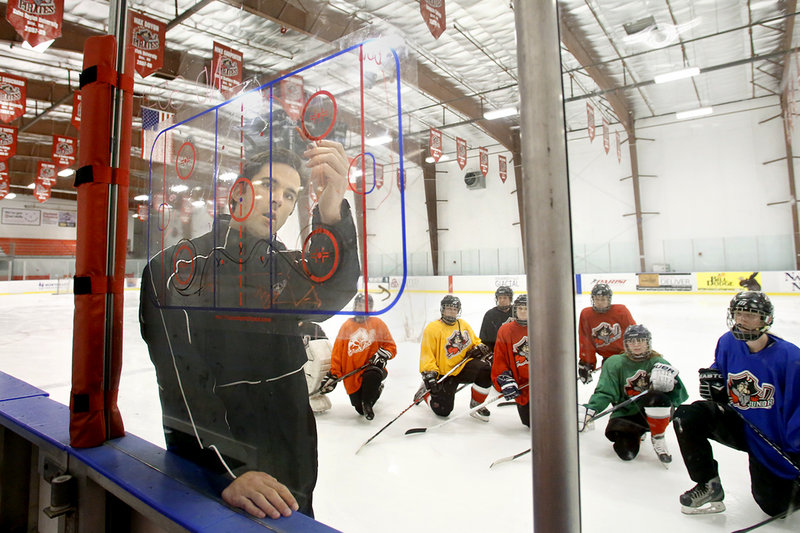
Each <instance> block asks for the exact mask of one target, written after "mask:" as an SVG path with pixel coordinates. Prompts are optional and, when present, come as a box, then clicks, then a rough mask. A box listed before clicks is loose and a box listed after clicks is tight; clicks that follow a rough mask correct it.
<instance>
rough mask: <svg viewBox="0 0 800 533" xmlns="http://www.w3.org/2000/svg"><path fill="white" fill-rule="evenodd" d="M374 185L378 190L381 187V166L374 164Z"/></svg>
mask: <svg viewBox="0 0 800 533" xmlns="http://www.w3.org/2000/svg"><path fill="white" fill-rule="evenodd" d="M375 185H376V186H377V187H378V188H379V189H380V188H381V187H383V165H381V164H380V163H375Z"/></svg>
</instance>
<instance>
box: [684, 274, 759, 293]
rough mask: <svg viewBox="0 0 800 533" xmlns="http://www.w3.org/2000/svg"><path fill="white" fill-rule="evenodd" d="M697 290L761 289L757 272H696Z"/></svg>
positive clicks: (737, 290)
mask: <svg viewBox="0 0 800 533" xmlns="http://www.w3.org/2000/svg"><path fill="white" fill-rule="evenodd" d="M697 290H698V291H700V292H706V291H715V292H739V291H743V290H753V291H760V290H761V274H760V273H759V272H698V273H697Z"/></svg>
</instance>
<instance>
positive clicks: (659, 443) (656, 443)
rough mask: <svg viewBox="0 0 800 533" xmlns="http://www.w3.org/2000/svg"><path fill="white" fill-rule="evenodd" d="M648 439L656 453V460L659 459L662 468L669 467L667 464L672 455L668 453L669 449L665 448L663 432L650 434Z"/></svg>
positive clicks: (665, 442) (670, 460)
mask: <svg viewBox="0 0 800 533" xmlns="http://www.w3.org/2000/svg"><path fill="white" fill-rule="evenodd" d="M650 441H651V442H652V443H653V450H655V452H656V455H658V460H659V461H661V464H662V465H664V468H669V464H670V463H671V462H672V456H671V455H670V454H669V450H667V441H666V439H665V438H664V434H663V433H662V434H661V435H651V436H650Z"/></svg>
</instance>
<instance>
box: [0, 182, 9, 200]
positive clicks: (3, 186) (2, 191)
mask: <svg viewBox="0 0 800 533" xmlns="http://www.w3.org/2000/svg"><path fill="white" fill-rule="evenodd" d="M8 191H9V188H8V180H5V179H3V178H2V177H0V200H2V199H3V198H5V197H6V195H7V194H8Z"/></svg>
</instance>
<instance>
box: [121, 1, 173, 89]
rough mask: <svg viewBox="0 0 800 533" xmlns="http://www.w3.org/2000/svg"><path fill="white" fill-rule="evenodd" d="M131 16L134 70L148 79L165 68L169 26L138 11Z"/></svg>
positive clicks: (131, 44) (130, 47) (129, 37)
mask: <svg viewBox="0 0 800 533" xmlns="http://www.w3.org/2000/svg"><path fill="white" fill-rule="evenodd" d="M130 14H131V18H130V21H131V22H130V33H129V34H128V46H129V48H128V50H129V51H132V52H133V64H134V69H135V70H136V72H138V73H139V75H140V76H141V77H143V78H146V77H147V76H149V75H150V74H152V73H154V72H158V71H159V70H161V67H163V66H164V45H165V41H166V35H167V25H166V24H165V23H163V22H161V21H160V20H156V19H154V18H151V17H148V16H147V15H143V14H142V13H139V12H137V11H131V12H130Z"/></svg>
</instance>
